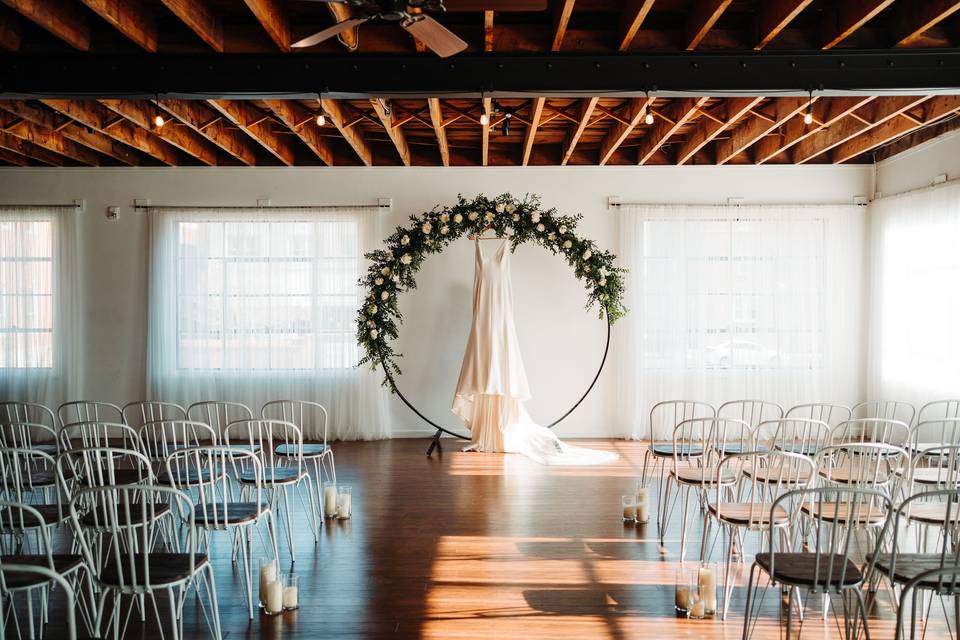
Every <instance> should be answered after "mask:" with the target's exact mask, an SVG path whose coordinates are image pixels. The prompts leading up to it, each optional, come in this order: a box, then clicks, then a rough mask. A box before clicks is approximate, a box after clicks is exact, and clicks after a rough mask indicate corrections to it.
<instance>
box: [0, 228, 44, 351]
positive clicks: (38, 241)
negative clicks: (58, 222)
mask: <svg viewBox="0 0 960 640" xmlns="http://www.w3.org/2000/svg"><path fill="white" fill-rule="evenodd" d="M53 305H54V291H53V221H52V220H49V219H45V220H0V368H4V369H50V368H52V367H53V341H54V335H53Z"/></svg>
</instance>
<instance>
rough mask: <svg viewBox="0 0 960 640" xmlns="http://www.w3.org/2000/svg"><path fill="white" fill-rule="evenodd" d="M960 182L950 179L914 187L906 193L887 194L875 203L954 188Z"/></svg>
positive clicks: (959, 180) (959, 179) (956, 179)
mask: <svg viewBox="0 0 960 640" xmlns="http://www.w3.org/2000/svg"><path fill="white" fill-rule="evenodd" d="M958 182H960V178H950V179H949V180H944V181H943V182H937V183H935V184H928V185H926V186H924V187H914V188H913V189H906V190H904V191H897V192H896V193H891V194H889V195H887V194H886V193H885V194H883V195H882V196H880V197H879V198H877V199H876V200H875V202H883V201H884V200H895V199H896V198H900V197H903V196H909V195H912V194H915V193H921V192H923V191H935V190H936V189H940V188H941V187H949V186H953V185H955V184H957V183H958Z"/></svg>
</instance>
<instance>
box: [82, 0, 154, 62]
mask: <svg viewBox="0 0 960 640" xmlns="http://www.w3.org/2000/svg"><path fill="white" fill-rule="evenodd" d="M80 1H81V2H83V4H85V5H86V6H87V8H88V9H90V10H91V11H93V12H94V13H96V14H97V15H98V16H100V17H101V18H103V19H104V20H106V21H107V22H109V23H110V24H111V25H113V26H114V28H116V29H117V31H119V32H120V33H122V34H123V35H125V36H127V37H128V38H130V39H131V40H133V41H134V42H136V43H137V44H138V45H139V46H140V47H142V48H143V49H145V50H147V51H150V52H156V50H157V24H156V22H155V20H154V16H153V14H152V13H151V12H150V10H149V9H147V8H146V7H144V6H143V2H142V0H80Z"/></svg>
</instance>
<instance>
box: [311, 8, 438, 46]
mask: <svg viewBox="0 0 960 640" xmlns="http://www.w3.org/2000/svg"><path fill="white" fill-rule="evenodd" d="M327 9H328V10H329V11H330V16H331V17H332V18H333V21H334V22H343V21H344V20H349V19H350V18H352V17H353V10H352V9H351V8H350V7H348V6H347V5H345V4H337V3H334V2H331V3H329V4H327ZM338 39H339V40H340V42H342V43H343V46H345V47H346V48H347V49H348V50H350V51H356V49H357V47H358V46H359V45H360V39H359V35H358V33H357V27H354V28H352V29H347V30H346V31H341V32H340V35H339V36H338ZM417 42H420V41H419V40H417Z"/></svg>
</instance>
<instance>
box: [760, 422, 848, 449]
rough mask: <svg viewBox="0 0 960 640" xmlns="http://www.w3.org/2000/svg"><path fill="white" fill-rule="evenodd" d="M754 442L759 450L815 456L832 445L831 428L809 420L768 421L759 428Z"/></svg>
mask: <svg viewBox="0 0 960 640" xmlns="http://www.w3.org/2000/svg"><path fill="white" fill-rule="evenodd" d="M754 442H755V448H756V449H757V450H763V449H766V450H770V451H787V452H790V453H799V454H802V455H805V456H814V455H816V453H817V451H819V450H820V449H822V448H823V447H826V446H827V445H829V444H830V427H829V425H828V424H827V423H826V422H821V421H820V420H812V419H809V418H781V419H779V420H767V421H765V422H761V423H760V424H759V426H757V429H756V432H755V441H754Z"/></svg>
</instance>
